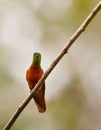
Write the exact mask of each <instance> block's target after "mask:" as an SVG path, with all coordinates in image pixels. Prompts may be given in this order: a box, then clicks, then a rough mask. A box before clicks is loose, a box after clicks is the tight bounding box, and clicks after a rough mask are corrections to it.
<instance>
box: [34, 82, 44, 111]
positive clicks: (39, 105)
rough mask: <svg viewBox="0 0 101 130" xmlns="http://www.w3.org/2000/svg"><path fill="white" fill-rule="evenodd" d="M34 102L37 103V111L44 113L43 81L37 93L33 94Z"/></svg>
mask: <svg viewBox="0 0 101 130" xmlns="http://www.w3.org/2000/svg"><path fill="white" fill-rule="evenodd" d="M33 98H34V101H35V104H36V105H37V108H38V111H39V112H40V113H44V112H45V111H46V101H45V83H44V84H43V86H42V87H41V88H40V89H39V91H38V93H37V94H35V95H34V96H33Z"/></svg>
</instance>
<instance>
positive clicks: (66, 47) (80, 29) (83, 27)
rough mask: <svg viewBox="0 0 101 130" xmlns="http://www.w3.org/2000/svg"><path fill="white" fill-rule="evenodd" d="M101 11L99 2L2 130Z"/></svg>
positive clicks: (13, 118) (17, 114) (14, 117)
mask: <svg viewBox="0 0 101 130" xmlns="http://www.w3.org/2000/svg"><path fill="white" fill-rule="evenodd" d="M100 9H101V1H100V2H99V3H98V4H97V5H96V7H95V8H94V9H93V10H92V11H91V13H90V14H89V15H88V17H87V18H86V19H85V21H84V22H83V23H82V25H81V26H80V27H79V28H78V29H77V31H76V32H75V33H74V34H73V35H72V37H70V39H69V40H68V42H67V44H66V46H65V47H64V48H63V50H62V51H61V52H60V54H59V55H58V56H57V58H56V59H55V60H54V61H53V63H52V64H51V65H50V67H49V68H48V69H47V70H46V72H45V73H44V75H43V76H42V78H41V79H40V80H39V82H38V83H37V84H36V86H35V88H34V89H33V90H32V92H31V93H30V94H29V96H28V97H27V98H26V99H25V100H24V101H23V102H22V104H21V105H20V106H19V108H18V109H17V110H16V112H15V113H14V114H13V115H12V117H11V118H10V120H9V121H8V123H7V124H6V126H5V127H4V130H9V129H10V128H11V126H12V125H13V124H14V122H15V121H16V119H17V118H18V116H19V115H20V113H21V112H22V111H23V110H24V108H25V107H26V106H27V104H28V103H29V102H30V100H31V99H32V97H33V95H34V93H36V92H38V90H39V88H40V86H41V85H42V84H43V82H44V81H45V79H46V78H47V77H48V75H49V74H50V73H51V71H52V70H53V69H54V67H55V66H56V65H57V63H58V62H59V61H60V60H61V58H62V57H63V56H64V55H65V54H66V53H67V52H68V50H69V48H70V47H71V45H72V44H73V43H74V41H75V40H76V39H77V38H78V37H79V35H80V34H81V33H82V32H83V31H84V30H85V28H86V27H87V25H88V24H89V23H90V22H91V20H92V19H93V18H94V16H95V15H96V14H97V13H98V12H99V11H100Z"/></svg>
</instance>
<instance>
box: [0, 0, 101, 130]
mask: <svg viewBox="0 0 101 130" xmlns="http://www.w3.org/2000/svg"><path fill="white" fill-rule="evenodd" d="M99 1H100V0H1V1H0V130H2V129H3V127H4V126H5V124H6V123H7V122H8V120H9V119H10V117H11V116H12V114H13V113H14V112H15V111H16V109H17V108H18V106H19V105H20V104H21V103H22V101H23V100H24V99H25V98H26V97H27V95H28V94H29V88H28V85H27V82H26V79H25V73H26V70H27V68H28V67H29V65H30V64H31V61H32V55H33V52H35V51H38V52H40V53H41V54H42V67H43V69H44V71H45V70H46V69H47V68H48V67H49V65H50V63H51V62H52V61H53V60H54V58H55V57H56V56H57V55H58V53H59V52H60V51H61V50H62V48H63V47H64V45H65V44H66V42H67V41H68V39H69V37H70V36H71V35H72V34H73V33H74V32H75V31H76V29H77V28H78V27H79V26H80V24H81V23H82V22H83V21H84V19H85V18H86V17H87V16H88V14H89V13H90V11H91V10H92V8H93V7H94V6H95V5H96V4H97V3H98V2H99ZM100 43H101V12H99V13H98V14H97V15H96V17H95V18H94V19H93V21H92V22H91V23H90V24H89V26H88V27H87V29H86V30H85V31H84V32H83V34H82V35H81V36H80V37H79V38H78V40H77V41H76V42H75V43H74V44H73V46H72V47H71V48H70V50H69V53H68V54H67V55H65V56H64V57H63V59H62V60H61V61H60V62H59V64H58V65H57V66H56V68H55V69H54V70H53V72H52V73H51V74H50V75H49V77H48V79H47V80H46V99H47V111H46V113H45V114H39V113H38V112H37V109H36V106H35V104H34V102H33V101H31V102H30V103H29V104H28V106H27V107H26V108H25V109H24V111H23V112H22V113H21V115H20V116H19V118H18V119H17V121H16V122H15V124H14V125H13V127H12V128H11V130H34V129H35V130H47V129H48V130H101V101H100V99H101V44H100Z"/></svg>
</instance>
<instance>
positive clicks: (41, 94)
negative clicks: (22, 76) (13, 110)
mask: <svg viewBox="0 0 101 130" xmlns="http://www.w3.org/2000/svg"><path fill="white" fill-rule="evenodd" d="M40 64H41V54H40V53H37V52H36V53H34V54H33V60H32V64H31V66H30V67H29V69H28V70H27V72H26V80H27V82H28V85H29V88H30V90H32V89H33V88H34V87H35V85H36V84H37V82H38V81H39V79H40V78H41V77H42V75H43V70H42V68H41V65H40ZM33 99H34V101H35V104H36V105H37V108H38V111H39V112H40V113H44V112H45V111H46V102H45V83H43V85H42V86H41V87H40V89H39V91H38V93H36V94H34V96H33Z"/></svg>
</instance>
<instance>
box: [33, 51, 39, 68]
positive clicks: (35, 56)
mask: <svg viewBox="0 0 101 130" xmlns="http://www.w3.org/2000/svg"><path fill="white" fill-rule="evenodd" d="M40 63H41V54H40V53H38V52H35V53H34V54H33V61H32V64H33V65H34V66H38V65H40Z"/></svg>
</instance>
